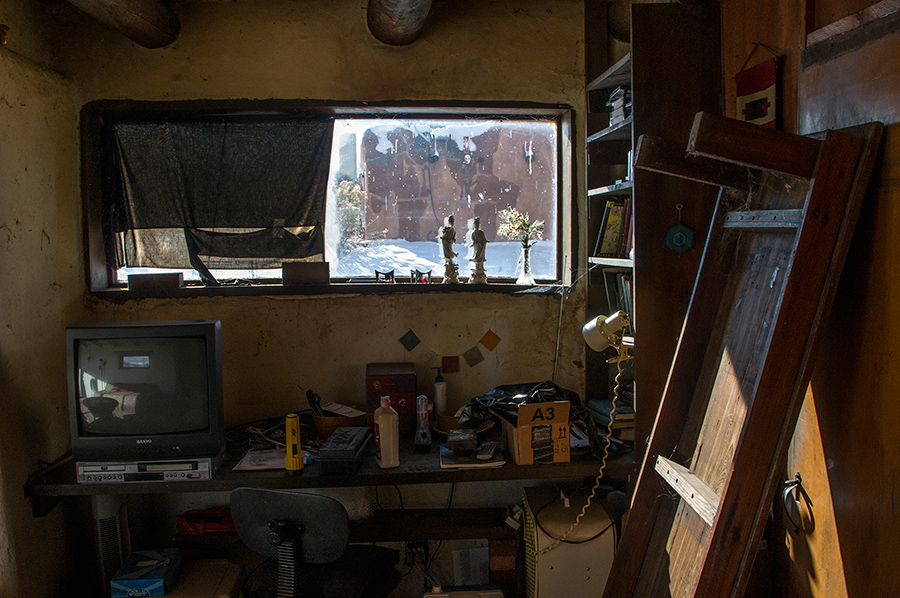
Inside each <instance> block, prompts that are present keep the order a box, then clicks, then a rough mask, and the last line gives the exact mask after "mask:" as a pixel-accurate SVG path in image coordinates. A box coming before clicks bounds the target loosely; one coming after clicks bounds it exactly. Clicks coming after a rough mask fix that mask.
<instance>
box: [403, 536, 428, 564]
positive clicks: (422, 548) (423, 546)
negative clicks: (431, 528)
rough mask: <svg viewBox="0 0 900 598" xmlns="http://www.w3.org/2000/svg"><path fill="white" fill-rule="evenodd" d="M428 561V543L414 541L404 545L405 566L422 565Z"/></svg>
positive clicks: (425, 541)
mask: <svg viewBox="0 0 900 598" xmlns="http://www.w3.org/2000/svg"><path fill="white" fill-rule="evenodd" d="M427 561H428V541H427V540H416V541H414V542H407V543H406V565H407V566H408V565H416V564H418V565H424V564H425V563H427Z"/></svg>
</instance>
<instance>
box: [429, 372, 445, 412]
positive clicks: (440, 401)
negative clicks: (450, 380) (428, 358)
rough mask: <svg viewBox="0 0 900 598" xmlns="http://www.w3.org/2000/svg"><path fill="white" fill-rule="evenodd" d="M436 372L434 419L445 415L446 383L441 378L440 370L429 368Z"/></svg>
mask: <svg viewBox="0 0 900 598" xmlns="http://www.w3.org/2000/svg"><path fill="white" fill-rule="evenodd" d="M431 369H433V370H437V376H435V378H434V413H435V417H437V416H438V415H443V414H444V413H447V383H446V382H444V377H443V376H441V368H439V367H434V368H431Z"/></svg>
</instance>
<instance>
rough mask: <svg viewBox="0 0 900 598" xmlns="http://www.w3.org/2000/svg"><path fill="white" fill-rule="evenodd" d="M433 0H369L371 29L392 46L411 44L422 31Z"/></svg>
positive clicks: (368, 15)
mask: <svg viewBox="0 0 900 598" xmlns="http://www.w3.org/2000/svg"><path fill="white" fill-rule="evenodd" d="M430 10H431V0H369V8H368V13H367V20H368V24H369V31H371V32H372V35H374V36H375V39H377V40H378V41H380V42H383V43H385V44H390V45H392V46H405V45H407V44H411V43H413V42H414V41H416V39H417V38H418V37H419V34H420V33H422V28H423V27H424V26H425V19H426V17H428V11H430Z"/></svg>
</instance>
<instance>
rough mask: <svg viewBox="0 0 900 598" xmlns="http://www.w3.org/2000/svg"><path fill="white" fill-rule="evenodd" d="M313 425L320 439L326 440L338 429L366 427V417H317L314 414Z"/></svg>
mask: <svg viewBox="0 0 900 598" xmlns="http://www.w3.org/2000/svg"><path fill="white" fill-rule="evenodd" d="M313 423H314V424H315V426H316V432H318V433H319V438H321V439H322V440H325V439H326V438H328V437H329V436H331V435H332V434H333V433H334V431H335V430H337V429H338V428H346V427H357V426H365V425H366V416H365V415H360V416H358V417H347V416H346V415H325V416H321V415H316V414H315V413H313Z"/></svg>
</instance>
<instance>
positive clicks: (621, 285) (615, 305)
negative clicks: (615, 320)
mask: <svg viewBox="0 0 900 598" xmlns="http://www.w3.org/2000/svg"><path fill="white" fill-rule="evenodd" d="M603 284H604V286H605V287H606V301H607V304H608V305H609V312H610V314H612V313H615V312H617V311H624V312H625V313H626V314H628V315H629V316H631V315H632V314H633V313H634V297H633V291H634V273H633V271H632V270H631V268H617V267H607V268H603ZM624 335H625V336H634V326H633V325H632V324H631V323H629V324H628V326H626V327H625V330H624Z"/></svg>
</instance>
